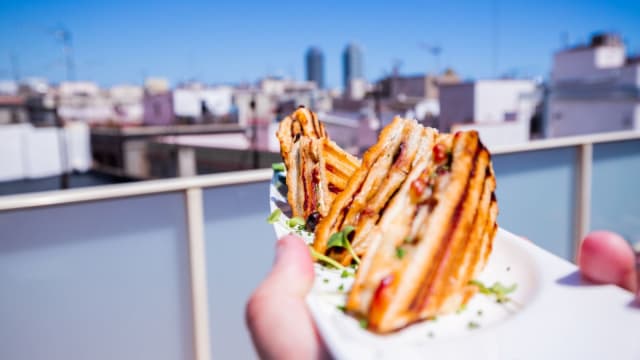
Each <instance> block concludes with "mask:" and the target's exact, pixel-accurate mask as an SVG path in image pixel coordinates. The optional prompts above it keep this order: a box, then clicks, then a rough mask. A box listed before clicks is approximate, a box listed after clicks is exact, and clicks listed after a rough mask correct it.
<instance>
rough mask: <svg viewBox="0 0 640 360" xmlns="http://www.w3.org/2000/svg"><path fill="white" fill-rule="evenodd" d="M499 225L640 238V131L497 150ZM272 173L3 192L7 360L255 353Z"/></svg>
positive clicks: (556, 236) (0, 332)
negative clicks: (249, 325)
mask: <svg viewBox="0 0 640 360" xmlns="http://www.w3.org/2000/svg"><path fill="white" fill-rule="evenodd" d="M492 150H493V153H494V160H493V161H494V167H495V170H496V173H497V178H498V189H497V196H498V200H499V204H500V216H499V218H498V222H499V224H500V225H501V226H502V227H504V228H506V229H508V230H510V231H512V232H514V233H517V234H520V235H522V236H524V237H526V238H528V239H530V240H531V241H533V242H535V243H537V244H538V245H540V246H542V247H543V248H545V249H547V250H549V251H551V252H553V253H555V254H557V255H558V256H560V257H563V258H565V259H567V260H573V259H574V257H575V255H576V246H577V244H578V239H580V238H582V236H583V235H584V234H585V233H587V232H588V231H590V230H592V229H601V228H606V229H610V230H614V231H617V232H619V233H621V234H622V235H623V236H625V237H626V238H627V239H628V240H630V241H633V242H638V241H640V201H639V200H640V190H639V189H638V179H640V133H637V132H625V133H608V134H600V135H592V136H584V137H576V138H561V139H553V140H545V141H538V142H533V143H529V144H526V145H522V146H517V147H515V146H514V147H508V148H507V147H503V148H496V149H492ZM270 176H271V171H270V170H256V171H246V172H234V173H225V174H217V175H208V176H198V177H192V178H181V179H171V180H158V181H147V182H140V183H131V184H120V185H109V186H101V187H94V188H85V189H77V190H68V191H62V192H50V193H38V194H29V195H18V196H6V197H2V198H0V228H1V229H3V231H2V234H3V236H2V239H1V240H0V293H2V296H0V318H1V319H2V321H1V322H0V339H2V346H1V347H0V358H2V359H15V360H20V359H41V358H46V359H132V358H135V359H198V360H204V359H208V358H216V359H217V358H220V359H245V358H254V357H255V354H254V351H253V348H252V346H251V343H250V339H249V336H248V333H247V330H246V328H245V325H244V305H245V301H246V299H247V298H248V296H249V294H250V292H251V291H252V290H253V289H254V288H255V287H256V285H257V284H258V282H259V281H260V280H261V278H262V277H263V276H264V275H265V274H266V273H267V271H268V270H269V267H270V265H271V261H272V257H273V242H274V241H275V235H274V233H273V231H272V229H271V226H270V225H269V224H267V223H266V221H265V219H266V217H267V215H268V213H269V211H268V196H267V194H268V184H269V179H270Z"/></svg>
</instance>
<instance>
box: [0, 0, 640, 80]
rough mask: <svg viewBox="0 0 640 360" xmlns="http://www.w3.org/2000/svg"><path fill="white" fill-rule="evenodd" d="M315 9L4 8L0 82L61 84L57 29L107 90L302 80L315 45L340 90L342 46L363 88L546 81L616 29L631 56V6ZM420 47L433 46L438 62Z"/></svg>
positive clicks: (638, 26)
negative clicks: (434, 78) (436, 75)
mask: <svg viewBox="0 0 640 360" xmlns="http://www.w3.org/2000/svg"><path fill="white" fill-rule="evenodd" d="M325 5H326V6H322V7H321V8H317V7H314V6H313V4H309V3H290V2H284V3H283V2H278V3H273V2H270V3H268V4H266V3H264V4H263V3H259V2H251V1H248V2H244V3H241V4H240V3H237V2H236V3H233V4H225V3H223V4H210V3H207V2H191V3H189V4H178V3H167V2H164V3H158V2H153V3H151V2H144V1H143V2H136V3H130V2H122V1H112V2H109V3H101V2H88V3H87V2H85V3H82V4H80V3H78V2H74V1H66V0H63V1H58V2H55V3H50V2H46V1H44V2H43V1H23V2H19V1H8V2H3V4H2V5H0V33H1V34H3V36H0V79H8V78H11V77H12V74H13V72H14V69H17V72H18V73H19V74H20V76H21V77H22V78H24V77H31V76H39V77H45V78H48V79H50V80H52V81H54V82H58V81H60V80H63V79H64V78H65V63H64V57H63V44H62V43H61V41H60V39H59V38H58V37H57V36H56V32H59V31H60V30H61V29H67V30H68V31H69V32H70V33H71V34H72V38H71V39H72V44H73V55H74V57H73V59H74V64H75V72H76V78H77V79H83V80H90V81H96V82H98V83H100V84H101V85H107V86H108V85H113V84H118V83H141V82H142V79H143V78H144V77H147V76H165V77H167V78H168V79H169V80H170V81H171V83H172V84H176V83H178V82H181V81H187V80H192V79H196V80H200V81H202V82H205V83H241V82H253V81H255V80H257V79H258V78H260V77H264V76H267V75H275V76H285V77H290V78H294V79H298V80H301V79H303V78H304V74H305V73H304V71H305V69H304V55H305V51H306V49H308V48H309V47H310V46H312V45H314V46H318V47H319V48H321V49H322V51H323V53H324V57H325V82H326V85H327V87H339V86H341V85H342V83H343V81H342V59H341V54H342V51H343V49H344V47H345V45H346V44H348V43H351V42H353V43H356V44H358V45H359V46H360V47H361V49H362V52H363V57H364V59H365V62H366V68H365V74H364V75H365V77H366V78H367V79H368V80H370V81H371V80H376V79H379V78H381V77H382V76H384V74H385V73H389V72H390V71H391V68H392V66H393V65H394V64H396V65H401V66H400V71H401V72H402V73H421V72H425V71H433V70H435V69H436V67H439V68H440V69H444V68H446V67H452V68H454V69H455V70H456V71H457V72H458V73H459V74H461V76H462V77H463V78H476V79H477V78H487V77H493V76H500V75H504V74H510V75H516V76H530V77H534V76H541V77H545V78H546V77H548V75H549V69H550V63H551V59H552V54H553V52H554V51H556V50H558V49H560V48H561V47H562V45H563V43H567V44H570V45H575V44H577V43H584V42H586V41H587V40H588V38H589V36H590V35H591V34H592V33H594V32H597V31H616V32H618V33H619V34H621V35H622V37H623V39H624V40H625V43H626V45H627V47H628V49H629V50H630V52H632V53H637V52H638V50H640V21H637V18H638V14H640V4H638V3H636V2H632V1H615V2H608V3H607V4H600V3H597V2H595V1H588V2H575V3H565V4H556V3H553V2H550V1H548V2H541V3H536V4H529V3H525V4H522V3H520V4H514V3H506V2H505V3H503V2H498V1H493V2H490V3H483V4H477V3H474V2H464V3H461V4H455V5H452V4H437V3H435V2H413V1H404V2H400V3H394V5H393V7H390V6H388V5H384V4H379V3H376V2H373V3H368V4H367V6H364V7H363V6H362V4H342V3H340V2H332V1H329V2H328V3H326V4H325ZM247 9H250V10H247ZM301 14H305V16H300V15H301ZM424 44H429V45H431V46H437V47H440V48H441V49H442V52H441V55H440V59H436V57H435V56H434V55H433V54H431V53H429V52H428V51H425V49H424V47H423V46H421V45H424ZM438 62H439V63H440V65H439V66H437V63H438Z"/></svg>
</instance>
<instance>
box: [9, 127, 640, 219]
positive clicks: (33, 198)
mask: <svg viewBox="0 0 640 360" xmlns="http://www.w3.org/2000/svg"><path fill="white" fill-rule="evenodd" d="M634 139H640V131H618V132H607V133H600V134H588V135H581V136H571V137H561V138H552V139H544V140H535V141H531V142H527V143H523V144H517V145H505V146H499V147H495V148H493V149H491V152H492V153H493V154H508V153H516V152H523V151H536V150H546V149H552V148H562V147H570V146H580V145H585V144H597V143H606V142H617V141H625V140H634ZM271 174H272V171H271V169H260V170H244V171H233V172H226V173H221V174H212V175H199V176H193V177H186V178H173V179H161V180H147V181H141V182H136V183H129V184H111V185H101V186H92V187H86V188H78V189H70V190H66V191H58V190H53V191H45V192H36V193H29V194H20V195H8V196H2V197H0V211H7V210H16V209H25V208H34V207H43V206H53V205H62V204H68V203H77V202H85V201H96V200H104V199H114V198H123V197H129V196H142V195H149V194H156V193H166V192H176V191H184V190H186V189H190V188H211V187H218V186H227V185H235V184H244V183H251V182H259V181H268V180H269V179H270V178H271Z"/></svg>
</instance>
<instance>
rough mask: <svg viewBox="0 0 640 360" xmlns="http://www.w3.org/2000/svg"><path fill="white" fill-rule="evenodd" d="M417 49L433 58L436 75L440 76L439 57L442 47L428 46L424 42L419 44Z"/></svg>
mask: <svg viewBox="0 0 640 360" xmlns="http://www.w3.org/2000/svg"><path fill="white" fill-rule="evenodd" d="M418 47H420V49H422V50H424V51H426V52H428V53H429V54H430V55H431V56H433V58H434V60H435V63H436V75H438V74H440V55H442V47H441V46H440V45H432V44H428V43H426V42H424V41H423V42H421V43H419V44H418Z"/></svg>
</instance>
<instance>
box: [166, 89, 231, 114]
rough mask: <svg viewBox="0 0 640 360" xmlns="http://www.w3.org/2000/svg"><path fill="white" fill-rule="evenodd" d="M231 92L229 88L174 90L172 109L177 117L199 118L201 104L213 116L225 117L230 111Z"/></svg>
mask: <svg viewBox="0 0 640 360" xmlns="http://www.w3.org/2000/svg"><path fill="white" fill-rule="evenodd" d="M232 93H233V90H232V89H231V88H229V87H218V88H212V89H175V90H174V91H173V107H174V112H175V114H176V115H177V116H186V117H199V116H201V115H202V102H203V101H204V102H205V104H206V106H207V108H208V109H209V111H211V113H212V114H213V115H225V114H228V113H229V111H231V104H232V101H231V100H232Z"/></svg>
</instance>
